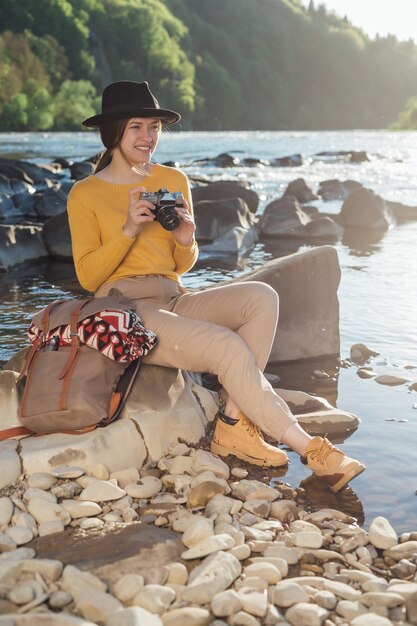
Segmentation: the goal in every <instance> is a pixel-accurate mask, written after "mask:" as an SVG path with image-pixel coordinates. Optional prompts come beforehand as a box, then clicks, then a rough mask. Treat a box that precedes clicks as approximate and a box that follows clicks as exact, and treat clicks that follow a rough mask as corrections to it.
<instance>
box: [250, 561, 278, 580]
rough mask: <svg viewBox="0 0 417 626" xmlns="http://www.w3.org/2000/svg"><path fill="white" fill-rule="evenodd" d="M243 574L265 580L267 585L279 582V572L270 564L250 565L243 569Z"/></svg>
mask: <svg viewBox="0 0 417 626" xmlns="http://www.w3.org/2000/svg"><path fill="white" fill-rule="evenodd" d="M243 573H244V574H245V575H246V576H259V578H262V579H263V580H266V581H267V583H268V584H269V585H273V584H275V583H277V582H279V581H280V580H281V574H280V571H279V570H278V569H277V568H276V567H275V565H272V564H271V563H252V564H251V565H247V566H246V567H245V568H244V570H243Z"/></svg>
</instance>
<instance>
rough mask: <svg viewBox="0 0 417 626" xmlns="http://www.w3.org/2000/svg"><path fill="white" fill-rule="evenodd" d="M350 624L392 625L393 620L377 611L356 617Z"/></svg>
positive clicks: (352, 625) (360, 625) (366, 625)
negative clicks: (378, 613)
mask: <svg viewBox="0 0 417 626" xmlns="http://www.w3.org/2000/svg"><path fill="white" fill-rule="evenodd" d="M350 626H392V622H391V620H389V619H388V618H387V617H383V616H382V615H377V614H376V613H364V615H358V616H357V617H354V618H353V619H352V620H351V622H350Z"/></svg>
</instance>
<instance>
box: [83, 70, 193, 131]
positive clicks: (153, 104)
mask: <svg viewBox="0 0 417 626" xmlns="http://www.w3.org/2000/svg"><path fill="white" fill-rule="evenodd" d="M130 117H156V118H158V119H161V120H162V121H163V122H164V124H174V123H175V122H178V121H179V120H180V119H181V115H180V114H179V113H176V112H175V111H170V110H169V109H161V107H160V106H159V102H158V100H157V99H156V98H155V96H154V95H153V94H152V92H151V90H150V89H149V85H148V83H147V82H146V81H144V82H143V83H136V82H134V81H131V80H120V81H117V82H116V83H110V85H107V87H106V88H105V89H104V91H103V96H102V98H101V113H100V114H99V115H94V116H93V117H89V118H88V119H86V120H84V122H83V126H90V127H97V126H100V125H101V124H103V123H104V122H109V121H110V120H118V119H124V118H130Z"/></svg>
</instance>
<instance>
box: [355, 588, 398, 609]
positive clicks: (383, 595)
mask: <svg viewBox="0 0 417 626" xmlns="http://www.w3.org/2000/svg"><path fill="white" fill-rule="evenodd" d="M361 602H362V604H364V605H365V606H369V607H375V606H386V607H387V608H389V609H392V608H394V607H396V606H401V605H402V604H404V598H403V597H402V596H401V595H400V594H399V593H392V592H390V591H382V592H379V591H368V592H366V593H363V594H362V596H361Z"/></svg>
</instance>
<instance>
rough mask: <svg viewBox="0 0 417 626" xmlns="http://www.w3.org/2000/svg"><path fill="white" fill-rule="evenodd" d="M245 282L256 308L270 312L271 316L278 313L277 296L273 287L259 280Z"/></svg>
mask: <svg viewBox="0 0 417 626" xmlns="http://www.w3.org/2000/svg"><path fill="white" fill-rule="evenodd" d="M242 284H246V286H247V289H248V292H249V294H250V298H248V300H247V301H249V300H251V301H252V302H253V303H254V305H255V306H256V307H257V308H260V309H261V310H262V311H263V312H267V313H270V314H271V315H273V316H277V315H278V311H279V296H278V294H277V292H276V291H275V289H273V288H272V287H271V286H270V285H268V284H267V283H261V282H260V281H248V282H247V283H242Z"/></svg>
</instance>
